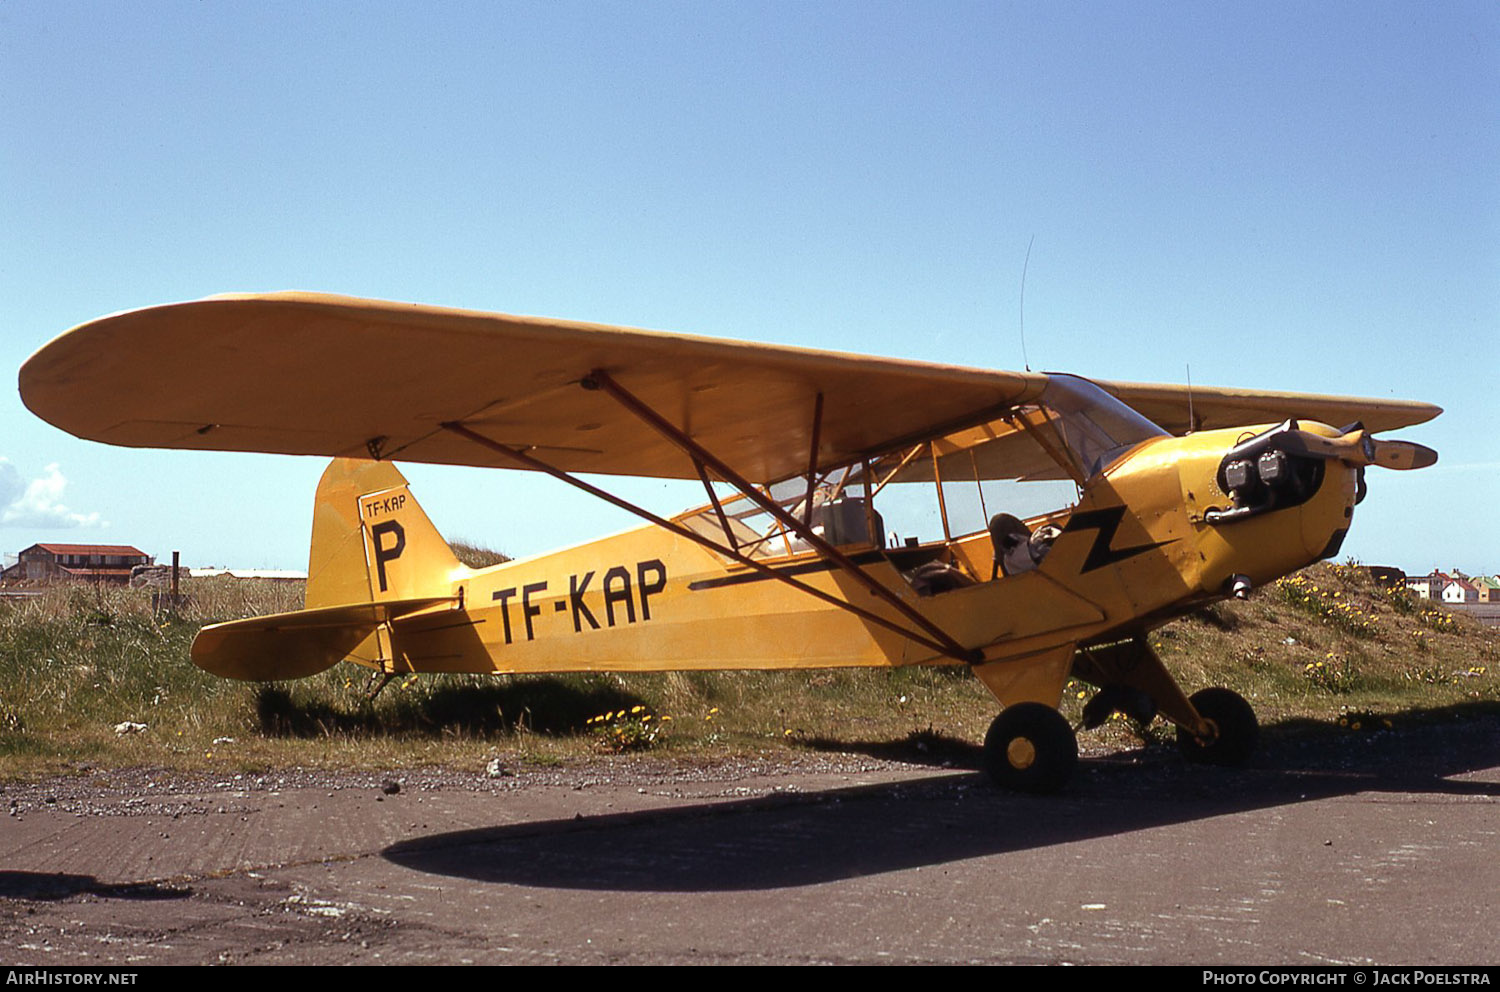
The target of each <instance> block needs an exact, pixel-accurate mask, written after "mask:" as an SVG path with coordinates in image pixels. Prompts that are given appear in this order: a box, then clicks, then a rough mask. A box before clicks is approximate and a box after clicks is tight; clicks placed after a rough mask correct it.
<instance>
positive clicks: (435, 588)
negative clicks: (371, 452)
mask: <svg viewBox="0 0 1500 992" xmlns="http://www.w3.org/2000/svg"><path fill="white" fill-rule="evenodd" d="M463 570H464V566H463V565H462V564H461V563H460V562H459V560H458V559H457V558H456V557H454V555H453V550H452V549H451V548H449V547H448V542H446V541H444V540H443V538H442V535H440V534H439V533H438V532H437V528H435V527H433V526H432V521H430V520H428V519H427V514H426V513H424V512H422V508H421V507H420V506H418V505H417V501H416V500H415V499H414V498H413V497H412V494H411V489H410V488H409V487H408V485H407V483H406V479H405V477H403V476H402V475H401V473H400V472H399V471H397V469H396V467H395V466H394V465H392V464H390V463H389V462H371V461H361V460H358V459H353V458H338V459H335V460H334V461H333V462H332V464H330V465H329V466H328V469H327V471H325V472H324V473H323V478H322V480H321V481H319V483H318V494H317V500H316V502H315V504H314V507H313V532H312V549H311V551H310V553H309V555H308V567H307V607H308V609H316V608H319V607H325V606H342V605H345V604H348V603H362V602H370V601H375V602H382V601H386V600H396V599H416V598H422V597H428V596H446V595H448V593H449V590H450V589H451V588H452V581H453V578H454V577H455V574H456V573H458V572H461V571H463Z"/></svg>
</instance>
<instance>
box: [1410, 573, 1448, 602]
mask: <svg viewBox="0 0 1500 992" xmlns="http://www.w3.org/2000/svg"><path fill="white" fill-rule="evenodd" d="M1452 581H1453V577H1452V576H1450V575H1444V574H1443V573H1442V572H1433V573H1432V574H1431V575H1408V576H1407V577H1406V588H1407V589H1409V590H1410V591H1411V592H1412V594H1413V595H1415V596H1416V597H1417V598H1418V599H1432V600H1439V599H1442V598H1443V588H1444V587H1445V586H1447V585H1448V583H1450V582H1452Z"/></svg>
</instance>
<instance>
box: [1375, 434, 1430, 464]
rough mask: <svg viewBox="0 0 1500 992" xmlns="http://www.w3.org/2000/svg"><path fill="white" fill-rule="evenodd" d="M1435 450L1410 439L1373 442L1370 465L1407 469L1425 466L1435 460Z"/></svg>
mask: <svg viewBox="0 0 1500 992" xmlns="http://www.w3.org/2000/svg"><path fill="white" fill-rule="evenodd" d="M1437 458H1438V456H1437V452H1436V451H1433V450H1432V449H1431V448H1429V447H1427V446H1426V445H1423V444H1415V443H1413V442H1411V441H1380V440H1377V441H1376V442H1375V457H1374V459H1373V460H1372V461H1371V464H1372V465H1379V466H1380V467H1381V468H1394V469H1399V470H1401V471H1407V470H1409V469H1414V468H1426V467H1427V466H1429V465H1432V464H1434V463H1435V462H1437Z"/></svg>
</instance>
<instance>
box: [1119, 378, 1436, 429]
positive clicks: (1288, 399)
mask: <svg viewBox="0 0 1500 992" xmlns="http://www.w3.org/2000/svg"><path fill="white" fill-rule="evenodd" d="M1096 381H1098V384H1099V385H1100V386H1103V387H1104V388H1105V389H1107V390H1109V392H1111V393H1113V394H1114V395H1115V396H1118V397H1119V398H1120V399H1121V400H1123V401H1124V402H1125V404H1126V405H1127V406H1129V407H1131V408H1132V409H1134V410H1135V411H1136V412H1138V413H1140V414H1142V415H1144V416H1145V417H1147V418H1148V419H1150V420H1152V421H1154V422H1155V423H1157V424H1160V425H1161V426H1162V427H1164V428H1166V429H1167V430H1168V431H1170V432H1171V433H1173V434H1184V433H1186V432H1187V431H1189V430H1195V431H1207V430H1216V429H1218V428H1221V427H1239V426H1241V425H1243V424H1264V423H1274V422H1279V421H1282V420H1288V419H1292V418H1296V419H1301V420H1316V421H1318V422H1319V423H1324V424H1327V425H1329V426H1330V427H1343V426H1345V425H1346V424H1351V423H1353V422H1354V421H1356V420H1359V421H1363V422H1364V425H1365V428H1366V429H1367V430H1369V431H1370V432H1371V433H1378V432H1380V431H1389V430H1395V429H1396V428H1398V427H1410V426H1411V425H1413V424H1420V423H1424V422H1426V421H1428V420H1431V419H1432V418H1433V417H1436V416H1437V415H1438V414H1439V413H1442V412H1443V411H1442V408H1441V407H1436V406H1433V405H1432V404H1430V403H1414V402H1412V401H1410V400H1388V399H1384V400H1383V399H1372V398H1369V397H1360V396H1324V395H1320V394H1317V393H1287V392H1275V391H1268V390H1263V389H1261V390H1253V389H1233V388H1227V387H1224V386H1196V385H1195V386H1192V387H1188V386H1183V385H1178V384H1172V383H1145V382H1107V381H1103V380H1096ZM1190 411H1191V413H1190ZM1190 416H1191V420H1190V419H1189V417H1190Z"/></svg>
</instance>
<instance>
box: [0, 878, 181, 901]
mask: <svg viewBox="0 0 1500 992" xmlns="http://www.w3.org/2000/svg"><path fill="white" fill-rule="evenodd" d="M84 893H87V894H89V895H96V896H104V897H106V898H110V899H140V900H155V899H186V898H188V897H189V896H191V895H192V894H193V890H192V889H189V888H186V887H178V886H172V885H160V884H157V883H156V882H127V883H124V884H118V883H108V884H106V883H103V882H100V881H99V880H98V879H96V878H95V877H94V876H93V875H70V874H67V873H65V872H47V871H0V898H4V899H32V900H53V899H67V898H70V897H72V896H76V895H82V894H84Z"/></svg>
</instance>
